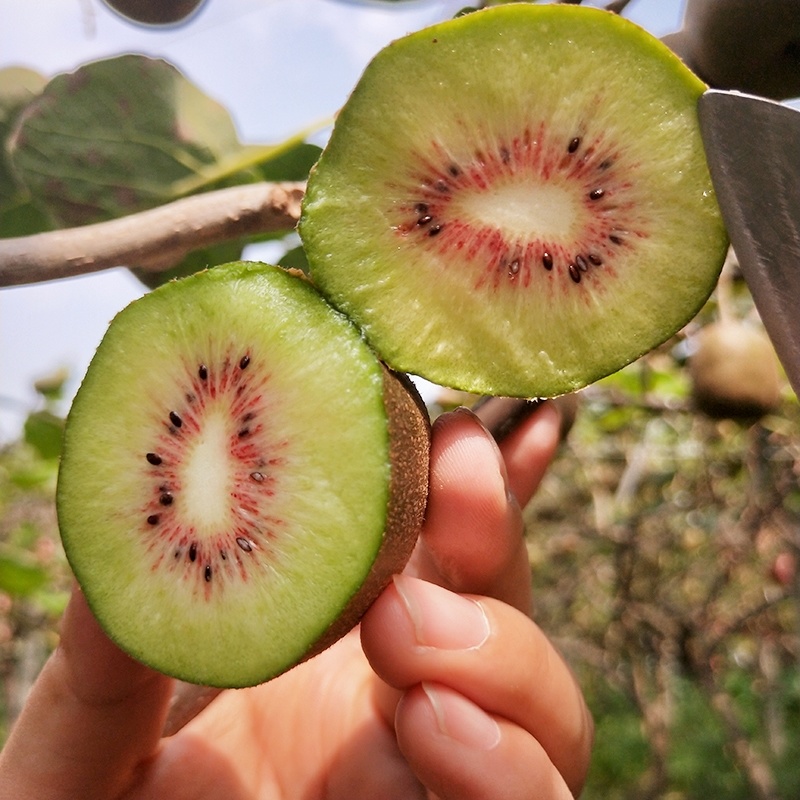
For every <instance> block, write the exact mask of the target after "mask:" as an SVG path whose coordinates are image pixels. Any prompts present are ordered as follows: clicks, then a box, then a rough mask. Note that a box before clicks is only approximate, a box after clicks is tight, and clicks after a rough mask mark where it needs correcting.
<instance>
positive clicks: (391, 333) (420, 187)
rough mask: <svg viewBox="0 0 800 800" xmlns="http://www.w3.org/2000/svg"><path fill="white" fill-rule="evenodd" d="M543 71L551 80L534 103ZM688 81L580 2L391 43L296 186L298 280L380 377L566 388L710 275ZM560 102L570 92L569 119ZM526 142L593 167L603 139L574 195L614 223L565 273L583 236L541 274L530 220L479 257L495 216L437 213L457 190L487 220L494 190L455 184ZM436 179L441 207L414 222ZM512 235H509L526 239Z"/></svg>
mask: <svg viewBox="0 0 800 800" xmlns="http://www.w3.org/2000/svg"><path fill="white" fill-rule="evenodd" d="M617 55H618V56H619V58H615V56H617ZM575 59H578V60H577V61H576V60H575ZM593 60H594V61H593ZM517 63H520V64H523V65H524V66H523V67H520V70H521V72H520V74H521V75H523V76H524V80H523V78H520V77H518V76H517V75H516V74H514V73H513V72H512V71H513V70H514V69H516V64H517ZM512 75H513V77H512ZM565 75H569V76H570V77H574V78H575V80H574V81H572V82H571V83H569V85H566V84H565V81H566V78H565V77H564V76H565ZM596 75H604V76H605V78H607V79H608V80H603V79H598V78H597V77H596ZM551 80H554V81H555V86H556V87H557V89H556V90H554V91H553V93H552V94H553V96H549V95H545V91H546V90H545V88H542V87H547V86H549V84H550V82H551ZM705 88H706V87H705V84H703V82H702V81H700V80H699V79H698V78H697V77H696V76H695V75H694V74H692V73H691V71H690V70H689V69H688V68H686V67H685V65H684V64H682V63H681V61H680V60H679V59H678V58H677V56H675V54H674V53H672V52H671V51H670V50H669V48H667V47H666V46H665V45H664V44H662V43H661V42H659V41H658V40H657V39H655V38H654V37H652V36H650V34H648V33H647V32H646V31H644V30H642V29H641V28H639V27H638V26H636V25H635V24H634V23H632V22H630V21H629V20H626V19H624V18H621V17H619V16H618V15H615V14H611V13H610V12H606V11H604V10H601V9H597V8H589V7H582V6H572V5H564V4H543V5H534V4H529V3H514V4H508V5H503V6H493V7H490V8H485V9H482V10H480V11H475V12H473V13H470V14H467V15H465V16H462V17H459V18H457V19H454V20H449V21H447V22H444V23H439V24H437V25H434V26H431V27H430V28H427V29H423V30H421V31H418V32H416V33H413V34H411V35H409V36H406V37H404V38H402V39H399V40H397V41H395V42H393V43H392V44H390V45H388V46H387V47H386V48H385V49H384V50H383V51H381V52H380V53H379V54H378V55H377V56H376V57H375V58H374V59H373V61H372V62H371V63H370V64H369V65H368V66H367V68H366V70H365V72H364V73H363V75H362V78H361V80H360V81H359V83H358V85H357V86H356V87H355V89H354V91H353V92H352V94H351V95H350V97H349V99H348V101H347V102H346V104H345V105H344V107H343V108H342V109H341V111H340V113H339V115H338V117H337V120H336V123H335V125H334V129H333V132H332V135H331V137H330V140H329V142H328V144H327V146H326V147H325V149H324V151H323V153H322V155H321V158H320V160H319V162H318V163H317V165H316V167H315V168H314V169H313V170H312V173H311V175H310V177H309V182H308V188H307V192H306V195H305V198H304V201H303V210H302V215H301V219H300V223H299V232H300V236H301V238H302V240H303V242H304V245H305V249H306V254H307V256H308V260H309V264H310V273H311V277H312V280H313V281H314V282H315V284H316V285H317V286H318V287H319V288H320V290H321V291H322V292H323V294H324V295H325V296H326V297H327V298H328V299H329V300H330V301H331V302H332V303H333V304H334V305H335V306H336V307H337V308H339V309H340V310H342V311H343V312H344V313H345V314H346V315H348V316H349V317H350V318H352V319H353V320H354V321H355V322H356V324H357V325H359V327H361V328H362V330H363V331H364V334H365V336H366V337H367V340H368V341H370V342H371V344H372V345H373V347H374V348H375V349H376V351H377V352H379V353H380V354H381V357H382V358H383V359H384V360H385V361H386V362H387V363H388V364H389V365H390V366H392V367H393V368H395V369H398V370H401V371H404V372H408V373H411V374H416V375H421V376H422V377H424V378H427V379H428V380H431V381H432V382H434V383H437V384H440V385H443V386H448V387H451V388H455V389H462V390H465V391H469V392H473V393H476V394H486V395H505V396H515V397H551V396H557V395H561V394H564V393H567V392H570V391H574V390H576V389H579V388H582V387H583V386H585V385H587V384H589V383H591V382H593V381H595V380H598V379H599V378H601V377H604V376H605V375H608V374H610V373H611V372H614V371H616V370H617V369H620V368H621V367H623V366H625V364H627V363H630V362H631V361H633V360H635V359H636V358H638V357H639V356H640V355H643V354H644V353H646V352H648V351H649V350H651V349H653V348H654V347H656V346H658V345H659V344H661V343H662V342H664V341H666V340H667V339H668V338H670V336H672V335H673V334H674V333H675V332H677V331H678V330H680V329H681V328H682V327H683V326H684V325H685V324H686V323H687V322H688V321H689V320H690V319H691V318H692V317H693V316H694V315H695V314H696V313H697V311H698V310H699V309H700V308H701V307H702V305H703V304H704V303H705V301H706V300H707V298H708V296H709V295H710V293H711V291H712V289H713V287H714V285H715V283H716V279H717V277H718V275H719V271H720V269H721V267H722V263H723V261H724V257H725V252H726V249H727V234H726V231H725V227H724V223H723V221H722V218H721V214H720V212H719V208H718V206H717V203H716V198H715V196H714V191H713V186H712V184H711V180H710V176H709V174H708V169H707V164H706V161H705V152H704V149H703V145H702V140H701V137H700V131H699V126H698V124H697V114H696V101H697V99H698V98H699V96H700V95H701V94H702V92H703V91H704V90H705ZM573 97H576V98H582V99H581V101H580V103H577V102H576V106H579V110H576V111H574V112H573V111H572V110H571V104H572V102H573ZM620 97H622V102H618V101H620ZM472 98H477V99H472ZM600 99H602V100H603V101H608V103H606V104H605V106H607V108H604V110H603V111H602V113H599V112H597V111H596V109H597V108H600V107H601V104H600V102H599V100H600ZM479 104H481V105H479ZM472 106H476V107H472ZM623 111H624V114H623ZM595 113H597V114H598V116H597V117H596V119H595V120H594V121H593V120H592V118H591V114H595ZM625 115H630V116H631V119H626V118H624V117H625ZM518 119H519V120H522V122H518ZM527 120H530V123H528V122H527ZM554 120H555V121H554ZM496 121H497V124H498V125H499V126H500V128H501V130H503V131H504V133H502V134H500V135H497V134H496V132H495V130H494V125H495V122H496ZM525 124H530V127H531V131H530V132H529V131H526V133H525V134H524V135H523V133H522V131H521V130H520V128H521V127H522V126H523V125H525ZM548 126H550V127H548ZM593 126H594V127H593ZM541 130H544V131H545V133H544V135H543V136H538V133H540V132H541ZM553 131H555V133H553V136H554V137H555V139H554V141H551V140H550V139H549V138H548V137H550V134H551V132H553ZM528 133H530V137H531V138H532V139H533V144H534V145H536V143H537V142H539V143H540V146H541V151H542V152H543V153H547V154H548V155H547V157H548V158H549V157H550V156H549V153H551V152H554V153H555V154H556V155H555V159H556V160H560V159H562V158H563V159H565V160H566V159H570V158H571V159H572V162H571V163H570V164H569V165H568V169H569V170H577V169H578V165H579V164H580V162H581V161H586V163H587V164H588V165H590V166H592V170H593V172H592V175H600V172H601V168H602V167H603V162H602V161H601V157H600V155H599V152H600V150H601V149H602V148H603V147H605V146H607V147H608V150H609V154H610V156H612V157H613V160H614V166H612V168H611V169H609V170H608V171H607V172H605V173H604V175H605V176H606V179H608V180H613V182H614V186H615V188H616V189H618V191H617V192H616V198H617V199H614V198H613V197H612V195H613V194H614V192H613V191H612V192H607V194H606V196H605V197H603V198H602V199H598V201H597V202H596V203H594V200H593V199H591V200H587V198H586V195H583V194H581V195H580V201H581V203H583V204H584V206H586V207H589V208H591V209H592V213H594V210H595V209H599V208H601V206H602V204H603V203H606V201H608V206H607V208H605V209H604V210H602V211H599V212H598V213H597V215H596V218H597V219H600V220H601V222H603V224H606V222H605V220H608V219H611V218H612V217H613V214H621V215H622V216H621V217H620V219H621V222H624V223H625V226H624V227H626V228H627V230H626V231H625V235H624V236H621V235H620V236H618V235H617V233H618V232H617V231H614V230H613V229H612V230H607V231H605V232H604V234H603V238H602V247H603V248H604V249H603V252H602V253H600V255H602V260H603V264H602V266H597V267H596V268H594V267H593V266H592V265H588V266H589V269H588V271H584V266H585V265H587V262H588V256H589V255H595V254H593V253H591V252H590V250H587V249H585V248H586V247H588V245H586V244H585V240H586V234H584V233H580V234H575V236H577V240H578V241H579V244H575V245H573V244H572V241H573V239H572V238H571V237H573V233H572V232H570V233H569V234H568V235H566V236H565V237H564V238H566V239H569V241H570V244H569V247H575V248H576V249H573V250H571V251H570V250H567V249H566V246H565V252H564V253H563V254H562V258H561V261H560V263H556V264H555V265H553V263H552V261H553V259H552V258H551V259H550V263H547V256H548V255H549V256H553V255H556V253H555V249H556V248H557V247H560V246H561V244H560V243H558V242H557V243H556V244H555V245H554V248H553V252H551V253H548V249H549V245H548V242H549V241H550V240H551V238H558V237H556V236H554V237H549V236H548V234H547V233H546V232H542V231H541V230H540V231H539V232H538V233H536V234H533V235H531V239H533V240H535V246H534V247H533V249H532V250H531V249H530V248H531V243H530V241H528V243H527V244H518V245H512V244H510V243H509V242H508V241H505V239H504V243H503V245H502V247H501V248H500V251H499V252H498V251H494V250H492V247H493V245H491V242H492V241H493V239H492V237H493V236H495V233H496V230H502V231H505V232H504V233H503V236H504V237H505V236H506V234H507V230H508V229H507V228H503V225H504V222H502V221H501V222H500V223H499V224H498V225H497V227H496V228H495V227H493V226H494V223H492V224H486V225H484V223H483V220H480V225H484V227H481V228H480V233H481V236H482V237H483V238H482V239H481V241H477V237H476V239H475V240H471V239H469V235H465V236H464V238H463V240H461V241H459V240H458V238H457V234H456V233H453V235H452V238H451V239H450V240H449V241H448V240H447V235H448V234H447V231H448V224H449V225H451V230H453V231H455V230H457V229H458V230H461V229H462V228H463V227H464V225H463V223H464V219H462V218H461V217H460V216H459V215H460V214H461V211H460V209H462V206H461V205H456V203H457V202H458V203H461V199H462V198H464V200H468V201H469V202H470V203H472V202H473V200H474V199H475V197H476V196H477V197H478V202H477V203H475V205H480V203H481V202H483V204H484V207H483V208H482V209H480V213H482V212H483V211H489V212H490V213H491V214H492V215H493V216H498V217H502V213H503V211H502V206H503V203H502V202H500V201H501V200H502V199H504V198H505V197H506V196H507V194H510V192H507V193H506V188H507V186H506V184H504V183H502V184H501V181H498V185H500V188H501V189H502V191H503V192H504V193H505V194H503V195H502V197H500V198H499V199H498V200H497V201H496V202H493V200H492V197H493V196H492V195H491V193H490V192H485V187H480V191H479V192H476V191H474V190H475V183H474V182H473V183H471V184H470V183H469V180H472V178H471V176H472V175H473V174H475V172H476V171H477V169H478V167H479V166H481V163H482V162H483V161H485V162H486V164H488V165H489V167H491V168H492V169H494V171H495V172H494V173H493V174H496V173H498V172H502V170H503V169H506V167H504V166H503V163H502V162H503V161H504V160H506V159H507V158H508V156H509V154H511V156H512V158H511V164H512V165H515V164H516V162H514V147H513V146H512V142H517V140H518V139H521V138H524V136H525V135H527V134H528ZM537 136H538V138H537ZM515 137H516V138H515ZM473 139H474V141H473ZM542 142H544V144H542ZM573 144H574V146H575V148H576V149H575V150H573ZM526 146H527V145H526ZM498 147H500V149H499V150H498ZM519 150H520V151H522V150H524V148H523V147H522V146H521V145H520V146H519ZM503 151H505V152H503ZM476 152H477V154H476ZM437 159H438V160H437ZM592 159H594V161H592ZM522 160H523V157H522V156H521V157H520V161H522ZM528 165H529V164H528V163H526V164H523V166H524V167H525V168H527V167H528ZM449 170H452V172H450V174H448V171H449ZM615 170H617V172H616V173H615V172H614V171H615ZM586 171H588V169H587V170H586ZM629 172H630V173H632V174H629ZM609 175H611V176H614V177H613V178H611V179H609V178H608V176H609ZM662 176H663V178H662ZM507 177H508V172H507V171H506V172H502V180H503V181H505V180H506V179H507ZM640 177H641V180H640ZM590 179H591V176H590V177H589V178H587V180H590ZM477 180H478V181H479V180H480V177H479V178H478V179H477ZM486 180H487V181H489V180H493V178H487V179H486ZM637 181H638V184H636V182H637ZM439 183H441V190H440V191H441V194H442V196H443V197H444V196H446V197H447V198H448V200H447V201H448V202H449V203H450V206H448V210H449V209H453V214H452V215H450V216H447V214H446V213H444V212H442V216H441V218H439V217H433V220H432V221H429V218H430V217H431V216H432V215H433V213H434V212H433V211H432V210H431V211H429V210H428V205H430V204H435V203H437V196H436V192H437V190H438V187H437V184H439ZM634 184H636V185H634ZM651 184H652V185H651ZM598 186H599V187H600V188H602V186H601V185H600V184H598ZM631 186H633V188H631ZM581 187H582V188H581V189H580V191H581V192H583V191H584V190H585V191H586V192H587V195H591V194H593V193H594V189H592V187H591V184H588V183H587V184H586V185H585V186H584V184H583V183H582V184H581ZM490 188H493V187H490ZM481 192H484V194H483V195H482V194H481ZM468 195H469V196H468ZM600 196H601V193H598V194H596V195H595V197H597V198H600ZM454 197H455V198H456V199H455V200H453V199H452V198H454ZM549 198H550V195H544V196H543V198H539V199H538V200H540V202H539V205H542V206H546V205H547V202H545V201H546V200H549ZM512 199H514V198H512ZM556 199H558V198H556ZM420 200H422V201H423V202H417V201H420ZM484 201H485V202H484ZM443 202H444V201H442V203H443ZM593 203H594V204H593ZM613 203H616V204H617V206H618V207H619V208H621V209H623V211H624V213H623V212H619V211H613V206H612V204H613ZM557 206H558V203H556V204H555V207H557ZM473 211H474V205H471V206H470V212H469V214H466V215H464V217H465V218H467V223H466V224H467V226H471V225H472V222H473V221H474V218H473V217H472V216H471V214H472V212H473ZM581 213H583V206H582V207H581ZM609 214H611V216H609ZM546 215H549V216H550V218H551V219H552V218H553V216H554V215H555V217H556V220H555V221H556V222H557V223H558V222H559V219H560V218H559V217H558V214H557V212H553V211H546ZM454 219H455V221H454ZM439 222H441V223H442V224H439ZM456 223H458V226H457V225H456ZM548 224H549V223H548ZM609 224H610V223H609ZM592 225H594V222H593V223H592ZM475 227H478V226H477V225H476V226H475ZM511 227H513V226H511ZM522 227H523V226H522V225H521V224H520V225H519V229H517V230H515V231H514V233H513V237H516V239H515V241H516V242H519V241H522V242H525V241H526V240H525V239H524V238H523V237H524V236H525V235H526V234H524V233H522V232H520V231H521V229H522ZM486 231H488V233H486ZM434 234H436V235H435V237H434ZM606 234H608V236H607V237H606ZM458 235H460V234H458ZM513 237H512V238H513ZM582 237H583V238H582ZM609 239H613V240H620V241H612V242H611V243H609ZM622 239H624V241H622ZM487 242H489V243H490V244H486V243H487ZM473 245H474V249H473ZM515 246H518V247H520V248H522V250H521V253H522V255H521V256H519V257H515V256H514V252H513V247H515ZM592 246H594V242H592ZM503 248H507V249H505V250H503ZM526 248H527V249H526ZM579 248H584V249H579ZM473 252H475V253H477V256H475V257H474V258H473V257H472V256H471V253H473ZM570 259H572V261H571V262H570ZM615 259H616V260H615ZM556 260H557V259H556ZM579 268H580V269H579ZM637 273H638V274H637Z"/></svg>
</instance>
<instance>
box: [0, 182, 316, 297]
mask: <svg viewBox="0 0 800 800" xmlns="http://www.w3.org/2000/svg"><path fill="white" fill-rule="evenodd" d="M304 189H305V184H303V183H252V184H246V185H244V186H234V187H231V188H228V189H220V190H218V191H213V192H205V193H203V194H199V195H193V196H191V197H186V198H183V199H181V200H176V201H175V202H173V203H168V204H167V205H163V206H159V207H158V208H153V209H149V210H147V211H141V212H139V213H137V214H131V215H130V216H127V217H121V218H119V219H113V220H109V221H108V222H98V223H96V224H94V225H84V226H82V227H79V228H69V229H66V230H58V231H47V232H46V233H37V234H34V235H32V236H20V237H17V238H12V239H0V286H17V285H20V284H25V283H38V282H40V281H49V280H54V279H56V278H67V277H72V276H74V275H82V274H84V273H88V272H97V271H99V270H103V269H110V268H112V267H119V266H126V267H137V268H139V269H142V270H145V271H147V272H162V271H164V270H166V269H169V268H170V267H172V266H174V265H175V264H177V263H178V262H179V261H181V259H183V258H184V257H185V256H186V255H187V254H188V253H190V252H191V251H192V250H197V249H198V248H201V247H208V246H209V245H213V244H219V243H220V242H226V241H231V240H233V239H239V238H243V237H246V236H252V235H255V234H261V233H269V232H272V231H281V230H286V231H289V230H291V229H292V228H294V226H295V224H296V223H297V220H298V218H299V216H300V201H301V200H302V197H303V192H304Z"/></svg>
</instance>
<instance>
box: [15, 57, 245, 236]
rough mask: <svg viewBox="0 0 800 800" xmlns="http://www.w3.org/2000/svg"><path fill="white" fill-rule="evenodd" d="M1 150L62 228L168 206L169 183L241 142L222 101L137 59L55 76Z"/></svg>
mask: <svg viewBox="0 0 800 800" xmlns="http://www.w3.org/2000/svg"><path fill="white" fill-rule="evenodd" d="M9 145H10V153H11V159H12V163H13V165H14V167H15V170H16V173H17V175H18V176H19V177H20V178H21V179H22V180H23V181H24V183H25V185H26V186H27V188H28V189H29V190H30V192H31V194H33V195H34V196H35V197H36V198H37V200H38V201H39V202H40V203H42V204H43V205H45V206H46V208H47V210H48V212H49V213H50V215H51V216H52V217H53V219H54V221H55V222H56V223H57V224H58V225H60V226H69V225H80V224H84V223H88V222H97V221H99V220H103V219H109V218H113V217H118V216H122V215H125V214H128V213H131V212H133V211H138V210H141V209H144V208H148V207H151V206H155V205H158V204H160V203H163V202H165V201H167V200H170V199H172V198H173V196H174V192H173V186H174V184H175V183H177V182H178V181H181V180H185V179H186V178H187V177H191V176H193V175H197V174H199V173H202V171H203V170H204V169H205V168H206V167H207V166H208V165H209V164H213V163H214V162H215V161H217V160H219V159H220V158H223V157H225V156H226V155H227V154H228V153H230V152H231V151H232V150H235V149H236V148H237V147H238V146H239V145H238V139H237V136H236V131H235V129H234V127H233V123H232V122H231V119H230V117H229V115H228V113H227V112H226V111H225V109H224V108H223V107H222V106H221V105H219V104H218V103H216V102H215V101H214V100H212V99H210V98H208V97H206V96H205V95H203V94H202V93H201V92H200V90H199V89H197V88H196V87H194V86H193V85H192V84H190V83H189V82H188V81H186V79H185V78H184V77H183V76H182V75H181V74H180V73H179V72H178V70H177V69H175V67H173V66H172V65H170V64H168V63H167V62H165V61H162V60H159V59H151V58H145V57H143V56H136V55H126V56H120V57H118V58H112V59H108V60H105V61H96V62H93V63H91V64H87V65H85V66H83V67H81V68H80V69H78V70H77V71H75V72H73V73H70V74H68V75H58V76H56V77H55V78H53V79H52V80H51V81H50V83H49V84H48V85H47V86H46V88H45V89H44V91H43V92H42V93H41V94H40V95H39V97H38V98H37V99H36V100H35V101H34V102H32V103H31V104H29V105H28V107H27V109H26V110H25V113H24V114H23V115H22V117H21V119H20V122H19V125H18V126H17V128H16V130H15V132H14V133H13V135H12V137H11V140H10V143H9Z"/></svg>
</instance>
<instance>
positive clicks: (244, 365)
mask: <svg viewBox="0 0 800 800" xmlns="http://www.w3.org/2000/svg"><path fill="white" fill-rule="evenodd" d="M249 363H250V356H242V360H241V361H240V362H239V369H247V365H248V364H249Z"/></svg>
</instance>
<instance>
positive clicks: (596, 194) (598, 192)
mask: <svg viewBox="0 0 800 800" xmlns="http://www.w3.org/2000/svg"><path fill="white" fill-rule="evenodd" d="M605 193H606V192H605V189H592V191H591V192H589V199H590V200H599V199H600V198H601V197H602V196H603V195H604V194H605Z"/></svg>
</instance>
